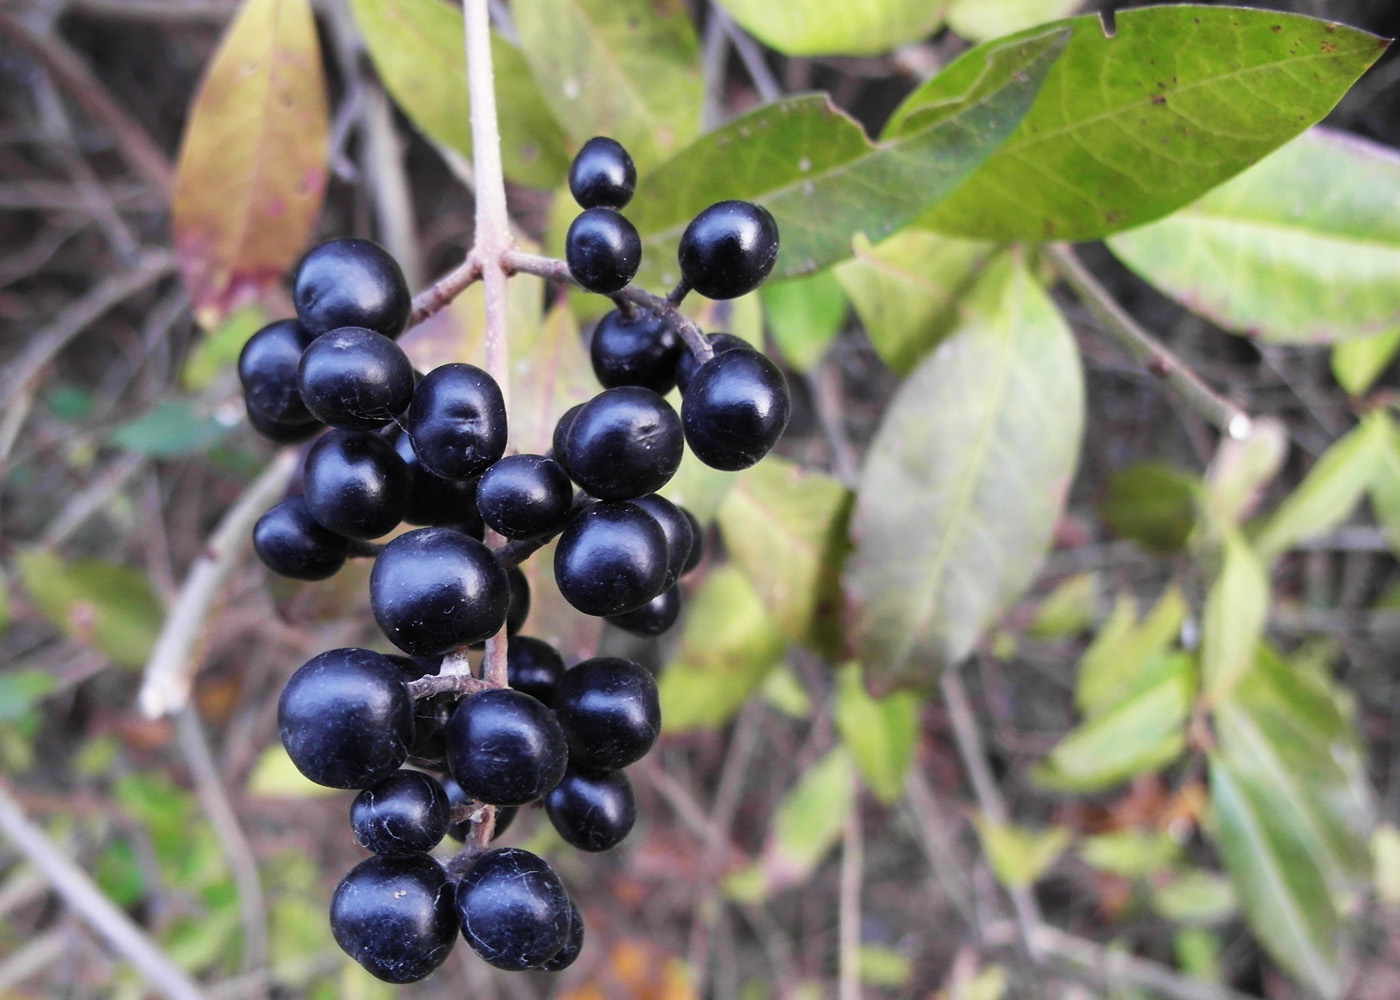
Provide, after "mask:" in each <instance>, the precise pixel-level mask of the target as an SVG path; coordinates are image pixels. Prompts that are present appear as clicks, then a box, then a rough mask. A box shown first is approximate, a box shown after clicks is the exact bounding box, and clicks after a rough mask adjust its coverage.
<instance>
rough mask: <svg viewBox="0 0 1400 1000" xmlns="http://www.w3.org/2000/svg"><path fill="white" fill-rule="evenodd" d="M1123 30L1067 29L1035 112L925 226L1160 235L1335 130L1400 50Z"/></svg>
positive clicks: (1326, 35)
mask: <svg viewBox="0 0 1400 1000" xmlns="http://www.w3.org/2000/svg"><path fill="white" fill-rule="evenodd" d="M1115 21H1116V31H1115V33H1114V34H1113V35H1112V36H1111V37H1110V36H1109V35H1108V34H1107V33H1106V32H1105V30H1104V28H1103V25H1102V24H1101V23H1100V21H1099V18H1098V17H1097V16H1095V15H1086V16H1084V17H1076V18H1072V19H1070V20H1067V21H1061V22H1057V24H1056V27H1061V28H1068V29H1070V30H1071V32H1072V37H1071V39H1070V42H1069V45H1068V47H1067V48H1066V49H1065V53H1064V55H1063V56H1062V57H1061V58H1060V60H1059V61H1058V62H1057V63H1056V64H1055V65H1054V67H1052V68H1051V70H1050V73H1049V74H1048V75H1047V76H1046V79H1045V84H1044V86H1043V87H1042V88H1041V91H1040V95H1039V97H1038V98H1037V99H1036V102H1035V105H1034V107H1032V109H1031V111H1030V113H1029V114H1027V115H1026V117H1025V119H1024V120H1023V121H1022V122H1021V123H1020V126H1019V128H1017V130H1016V132H1015V133H1014V134H1013V135H1012V136H1011V138H1010V139H1009V140H1008V141H1007V142H1006V143H1005V144H1004V145H1002V146H1001V147H1000V148H999V149H998V150H997V151H996V153H995V154H993V155H992V157H991V158H990V159H988V160H987V162H986V163H985V164H983V166H982V167H981V168H980V169H979V170H978V171H977V172H976V173H975V174H974V175H973V176H972V177H971V178H969V179H968V181H967V183H965V184H963V185H962V186H961V187H959V188H958V190H957V191H956V192H954V194H953V195H952V197H950V198H948V199H947V200H946V201H944V202H942V203H941V204H939V205H938V206H937V207H935V208H934V209H933V210H932V211H930V212H928V213H926V214H925V215H924V216H923V217H922V218H921V220H920V224H921V225H922V226H924V227H925V228H928V229H933V230H936V231H938V232H945V233H948V234H950V235H955V236H965V237H970V238H974V239H992V240H1028V241H1037V240H1051V239H1054V240H1070V241H1080V240H1091V239H1097V238H1099V237H1102V236H1105V235H1107V234H1109V233H1114V232H1118V231H1120V230H1123V229H1129V228H1132V227H1133V226H1139V225H1142V224H1143V223H1145V222H1151V221H1152V220H1153V219H1158V218H1161V217H1162V216H1164V215H1166V214H1168V213H1169V212H1172V211H1174V210H1176V209H1178V208H1180V207H1182V206H1183V205H1186V204H1189V203H1190V202H1192V201H1194V200H1195V199H1196V198H1198V197H1200V196H1201V195H1203V194H1205V193H1206V192H1207V191H1209V190H1210V189H1211V188H1213V187H1215V186H1216V185H1217V184H1220V183H1221V182H1222V181H1225V180H1228V179H1229V178H1230V177H1233V176H1234V175H1235V174H1237V173H1239V172H1240V171H1242V170H1244V169H1245V168H1246V167H1248V166H1250V165H1251V164H1253V163H1255V162H1256V161H1258V160H1259V159H1260V158H1262V157H1263V156H1265V155H1266V154H1268V153H1269V152H1271V151H1273V150H1274V149H1276V148H1278V147H1279V146H1281V145H1282V144H1283V143H1285V142H1287V141H1288V140H1289V139H1292V138H1293V137H1294V136H1296V135H1298V134H1299V133H1301V132H1302V131H1303V130H1304V129H1306V128H1307V127H1308V126H1309V125H1312V124H1314V123H1315V122H1317V121H1319V120H1320V119H1321V118H1322V117H1323V116H1324V115H1325V114H1327V112H1328V111H1330V110H1331V109H1332V106H1333V105H1334V104H1336V103H1337V101H1338V99H1340V98H1341V96H1342V95H1343V94H1344V93H1346V91H1347V89H1348V88H1349V87H1350V86H1351V85H1352V83H1353V82H1355V80H1356V79H1357V77H1359V76H1360V75H1361V73H1362V72H1363V71H1364V70H1365V69H1366V67H1368V66H1369V65H1371V63H1373V62H1374V61H1375V60H1376V59H1377V58H1379V56H1380V55H1381V53H1382V52H1384V51H1385V46H1386V44H1387V43H1386V42H1384V41H1382V40H1381V39H1379V38H1377V37H1376V36H1375V35H1371V34H1368V33H1366V32H1364V31H1358V30H1356V29H1354V28H1348V27H1344V26H1341V25H1336V24H1329V23H1327V22H1324V21H1318V20H1313V19H1311V18H1306V17H1302V16H1299V15H1296V14H1285V13H1280V12H1277V11H1272V10H1244V9H1240V8H1234V7H1207V6H1202V5H1193V4H1179V5H1171V6H1160V7H1144V8H1139V9H1134V10H1121V11H1118V12H1117V14H1116V15H1115ZM1031 30H1032V31H1034V32H1041V31H1044V30H1046V29H1045V27H1041V28H1035V29H1031ZM1016 37H1026V36H1025V35H1024V34H1023V35H1021V36H1013V38H1016ZM1006 41H1007V40H1005V39H1003V40H1001V41H998V42H993V43H988V44H989V45H1000V44H1005V43H1006ZM986 49H987V46H979V47H978V48H976V49H973V50H972V51H971V52H968V53H966V54H965V55H963V56H962V57H961V58H960V59H959V60H958V61H957V62H955V63H953V65H952V66H950V67H948V69H946V70H944V72H943V73H941V74H940V75H938V76H936V77H934V78H933V79H932V80H930V81H929V82H928V83H926V84H924V86H922V87H920V88H919V89H918V90H916V91H915V92H914V93H913V94H911V95H910V96H909V98H907V99H906V100H905V102H904V104H903V105H901V106H900V108H899V109H898V110H897V111H896V112H895V114H894V116H893V118H892V119H891V120H890V123H889V125H888V126H886V128H885V132H884V134H885V136H887V137H888V136H900V135H904V134H906V133H907V132H908V130H909V129H910V128H911V127H912V126H913V124H914V122H915V121H916V120H917V115H918V113H919V112H920V111H921V110H922V109H924V108H926V107H927V106H928V105H929V104H930V103H932V102H934V101H939V100H943V99H945V98H947V97H948V96H949V95H951V94H956V93H959V92H960V91H961V90H962V89H963V87H965V86H966V82H967V80H968V79H969V78H970V77H971V76H973V75H974V74H976V73H977V72H978V71H979V68H980V63H981V60H982V58H983V55H984V54H985V52H986Z"/></svg>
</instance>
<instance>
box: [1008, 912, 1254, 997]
mask: <svg viewBox="0 0 1400 1000" xmlns="http://www.w3.org/2000/svg"><path fill="white" fill-rule="evenodd" d="M1035 940H1036V944H1037V945H1038V946H1039V948H1040V949H1041V951H1042V952H1044V953H1045V954H1048V955H1050V956H1052V957H1054V958H1057V959H1060V960H1062V961H1063V962H1065V963H1066V964H1067V965H1072V966H1075V967H1077V968H1079V969H1083V970H1085V971H1088V972H1091V973H1093V974H1095V975H1096V976H1097V978H1099V979H1101V980H1102V981H1103V982H1104V983H1106V984H1108V985H1112V984H1114V983H1126V984H1129V985H1131V986H1137V987H1141V988H1143V989H1147V990H1151V991H1152V992H1154V993H1160V994H1161V995H1162V996H1164V997H1170V998H1171V1000H1258V998H1256V997H1253V996H1250V995H1248V994H1245V993H1241V992H1239V991H1238V990H1233V989H1231V988H1230V987H1228V986H1220V985H1217V984H1215V983H1207V982H1202V981H1201V980H1199V979H1192V978H1190V977H1189V976H1183V975H1180V974H1179V973H1177V972H1175V971H1173V970H1172V969H1169V968H1167V967H1166V966H1164V965H1159V964H1158V963H1156V962H1153V961H1150V960H1148V959H1145V958H1139V957H1138V956H1136V955H1130V954H1128V953H1127V952H1124V951H1118V950H1114V949H1109V948H1105V947H1103V946H1102V945H1098V944H1095V943H1094V942H1093V941H1088V940H1085V939H1084V938H1081V937H1076V936H1075V935H1073V934H1066V933H1065V932H1064V931H1060V930H1057V929H1055V928H1054V927H1050V926H1044V925H1043V926H1040V927H1037V928H1036V931H1035Z"/></svg>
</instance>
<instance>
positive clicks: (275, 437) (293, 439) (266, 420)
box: [243, 399, 326, 444]
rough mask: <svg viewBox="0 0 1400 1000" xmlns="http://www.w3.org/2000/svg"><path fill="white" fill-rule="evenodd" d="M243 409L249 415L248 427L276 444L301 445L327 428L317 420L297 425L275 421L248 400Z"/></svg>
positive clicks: (245, 401)
mask: <svg viewBox="0 0 1400 1000" xmlns="http://www.w3.org/2000/svg"><path fill="white" fill-rule="evenodd" d="M243 408H244V410H245V411H246V412H247V414H248V426H249V427H251V428H253V430H254V431H256V432H257V433H258V434H259V435H260V436H261V437H265V438H267V440H269V441H272V442H275V443H276V444H301V443H302V442H303V441H309V440H310V439H311V438H314V437H315V436H316V435H317V434H319V433H321V431H323V430H325V427H326V425H325V424H323V423H320V422H319V421H316V420H311V421H307V422H306V423H296V424H289V423H283V422H282V421H280V420H273V419H272V418H271V417H269V416H266V415H264V414H263V413H261V412H260V411H258V410H257V409H255V408H254V407H253V404H252V403H251V402H249V401H248V400H246V399H245V400H244V401H243Z"/></svg>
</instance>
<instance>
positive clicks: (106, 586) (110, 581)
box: [15, 549, 165, 667]
mask: <svg viewBox="0 0 1400 1000" xmlns="http://www.w3.org/2000/svg"><path fill="white" fill-rule="evenodd" d="M15 563H16V565H17V566H18V568H19V576H20V582H21V583H22V584H23V585H24V589H25V592H26V593H28V595H29V599H30V600H32V601H33V602H34V604H35V605H36V606H37V607H38V608H39V611H40V612H41V613H42V614H43V616H44V617H45V618H47V619H48V620H49V621H50V622H52V623H53V624H54V625H56V626H57V627H58V628H60V629H62V630H63V631H64V632H65V633H67V635H68V636H69V637H71V638H72V639H74V640H76V641H77V642H79V643H82V644H83V645H85V646H90V647H92V648H93V649H96V650H97V651H98V652H99V653H101V654H102V655H103V656H105V657H107V659H109V660H111V661H112V662H113V663H115V664H117V665H118V666H121V667H140V666H142V665H144V664H145V662H146V658H147V657H148V656H149V655H150V652H151V646H152V645H154V644H155V640H156V632H157V631H158V630H159V629H160V623H161V620H162V619H163V618H164V616H165V612H164V609H162V608H161V605H160V602H159V601H158V600H157V599H156V596H155V594H154V592H153V591H152V590H151V585H150V582H149V581H148V580H147V579H146V577H145V574H143V573H141V572H140V571H139V570H136V569H133V568H132V567H130V566H118V565H116V564H115V563H108V562H99V561H96V560H87V559H77V560H74V561H73V562H64V561H63V560H62V559H60V558H59V557H58V556H57V555H55V554H54V553H53V552H48V551H44V550H39V549H31V550H29V551H26V552H21V553H19V554H18V555H17V556H16V558H15Z"/></svg>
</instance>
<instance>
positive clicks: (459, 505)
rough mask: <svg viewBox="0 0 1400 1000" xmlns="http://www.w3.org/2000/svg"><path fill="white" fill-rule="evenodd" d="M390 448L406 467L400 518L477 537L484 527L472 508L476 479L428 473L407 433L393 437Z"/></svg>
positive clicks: (479, 536) (411, 522)
mask: <svg viewBox="0 0 1400 1000" xmlns="http://www.w3.org/2000/svg"><path fill="white" fill-rule="evenodd" d="M394 450H395V451H396V452H398V455H399V458H401V459H403V462H404V465H406V466H408V478H409V482H410V486H409V490H408V509H407V510H406V511H405V512H404V516H403V519H404V520H405V521H407V522H408V523H409V524H421V525H434V526H443V525H453V526H456V527H457V528H458V530H460V531H463V532H465V533H466V534H468V535H471V536H472V537H473V538H475V539H478V540H480V538H481V536H482V533H483V528H484V526H483V525H482V523H481V515H480V514H478V513H477V510H476V479H474V478H473V479H444V478H443V477H442V476H439V475H437V474H436V473H432V472H429V471H428V470H427V469H425V468H424V467H423V463H422V462H420V461H418V453H417V452H416V451H414V450H413V439H412V438H410V437H409V436H408V435H407V434H403V433H400V434H399V435H398V436H397V437H396V438H395V439H394Z"/></svg>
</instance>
